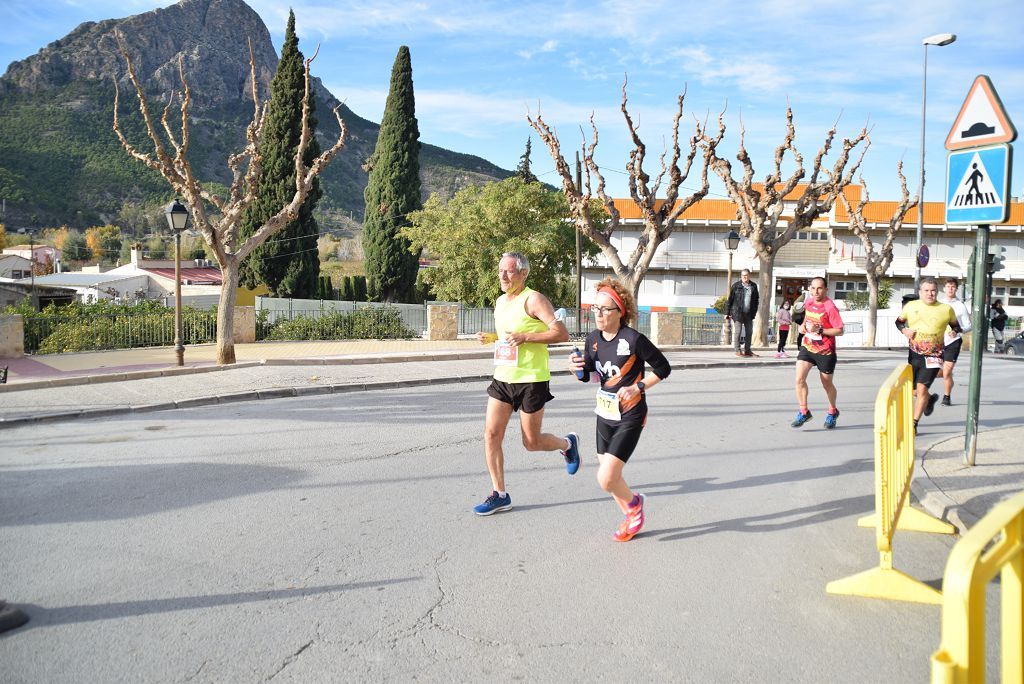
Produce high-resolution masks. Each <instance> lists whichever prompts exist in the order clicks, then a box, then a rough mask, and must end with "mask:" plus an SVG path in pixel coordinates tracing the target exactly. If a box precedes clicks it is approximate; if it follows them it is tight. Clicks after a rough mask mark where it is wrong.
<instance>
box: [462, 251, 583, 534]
mask: <svg viewBox="0 0 1024 684" xmlns="http://www.w3.org/2000/svg"><path fill="white" fill-rule="evenodd" d="M529 273H530V262H529V261H527V259H526V257H525V256H524V255H522V254H519V253H516V252H506V253H505V254H503V255H502V256H501V261H499V262H498V284H499V286H500V287H501V291H502V292H504V293H505V294H503V295H501V296H500V297H498V301H497V302H495V304H494V325H495V329H496V330H497V331H498V332H497V334H495V333H477V339H478V340H479V341H480V343H481V344H488V343H493V344H494V380H493V381H492V382H491V386H490V387H488V388H487V395H488V399H487V417H486V419H485V423H484V457H485V459H486V461H487V471H488V473H489V474H490V476H491V485H492V486H493V488H494V489H493V490H492V491H491V494H490V495H489V496H488V497H487V498H486V499H485V500H484V501H483V503H480V504H478V505H477V506H475V507H474V508H473V512H474V513H476V514H477V515H492V514H494V513H500V512H501V511H507V510H509V509H511V508H512V497H511V496H509V494H508V492H506V491H505V452H504V450H503V449H502V442H503V441H504V439H505V428H507V427H508V422H509V419H511V418H512V414H513V413H515V412H516V411H519V410H520V409H522V413H521V414H520V416H519V424H520V427H522V431H523V446H524V447H526V449H527V451H559V452H560V453H561V454H562V457H563V458H564V459H565V469H566V471H567V472H568V473H569V474H570V475H575V474H576V471H577V470H579V467H580V453H579V439H578V437H577V436H576V433H574V432H570V433H569V434H568V435H566V436H565V437H558V436H556V435H552V434H549V433H547V432H541V425H542V421H543V420H544V405H545V404H547V403H548V402H549V401H551V400H552V399H554V397H553V396H551V392H550V391H549V390H548V385H549V381H550V379H551V370H550V368H549V367H548V345H549V344H554V343H557V342H565V341H566V340H568V339H569V331H568V330H566V329H565V324H563V323H562V322H561V321H559V320H558V319H556V318H555V311H554V308H553V307H552V306H551V302H550V301H549V300H548V298H547V297H545V296H544V295H542V294H541V293H540V292H537V291H536V290H531V289H530V288H528V287H526V276H528V275H529Z"/></svg>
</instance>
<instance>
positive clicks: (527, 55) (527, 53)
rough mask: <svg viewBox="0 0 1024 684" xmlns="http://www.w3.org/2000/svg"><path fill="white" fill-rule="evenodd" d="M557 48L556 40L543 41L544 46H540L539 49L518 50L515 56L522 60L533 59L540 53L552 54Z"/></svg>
mask: <svg viewBox="0 0 1024 684" xmlns="http://www.w3.org/2000/svg"><path fill="white" fill-rule="evenodd" d="M557 48H558V41H557V40H546V41H544V44H543V45H541V46H540V47H539V48H536V49H533V50H526V49H523V50H519V51H517V52H516V54H517V55H519V56H520V57H522V58H523V59H533V56H534V55H536V54H540V53H542V52H554V51H555V50H556V49H557Z"/></svg>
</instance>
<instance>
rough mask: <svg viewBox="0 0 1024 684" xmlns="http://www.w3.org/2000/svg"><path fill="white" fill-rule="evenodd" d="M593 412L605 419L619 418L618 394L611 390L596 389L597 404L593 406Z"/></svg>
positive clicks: (620, 415)
mask: <svg viewBox="0 0 1024 684" xmlns="http://www.w3.org/2000/svg"><path fill="white" fill-rule="evenodd" d="M594 413H596V414H597V415H599V416H601V417H602V418H605V419H607V420H621V419H622V414H621V413H619V396H618V395H617V394H614V393H612V392H605V391H604V390H597V405H596V406H595V407H594Z"/></svg>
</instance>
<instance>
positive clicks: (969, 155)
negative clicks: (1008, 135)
mask: <svg viewBox="0 0 1024 684" xmlns="http://www.w3.org/2000/svg"><path fill="white" fill-rule="evenodd" d="M1010 157H1011V148H1010V146H1009V145H1007V144H1002V145H991V146H989V147H975V148H971V149H967V150H959V151H956V152H950V153H949V157H948V158H947V162H946V223H947V224H951V225H956V224H971V225H976V224H981V223H985V224H989V223H1003V222H1004V221H1006V219H1007V218H1008V216H1009V206H1010V203H1009V189H1010V169H1011V165H1010V161H1011V159H1010Z"/></svg>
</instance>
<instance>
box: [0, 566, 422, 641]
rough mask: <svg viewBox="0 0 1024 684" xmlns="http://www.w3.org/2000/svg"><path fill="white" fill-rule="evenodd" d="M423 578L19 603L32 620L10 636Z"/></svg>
mask: <svg viewBox="0 0 1024 684" xmlns="http://www.w3.org/2000/svg"><path fill="white" fill-rule="evenodd" d="M422 579H423V578H422V577H401V578H398V579H390V580H377V581H373V582H350V583H348V584H328V585H325V586H321V587H302V588H293V589H272V590H269V591H240V592H234V593H231V594H210V595H209V596H176V597H174V598H166V599H150V600H146V601H121V602H117V603H98V604H93V605H81V606H62V607H59V608H45V607H43V606H36V605H32V604H25V603H19V604H18V607H19V608H21V609H23V610H24V611H25V612H26V613H28V615H29V617H30V618H31V620H30V621H29V623H28V624H27V625H25V627H23V628H21V629H19V630H16V631H15V632H11V633H10V636H13V635H15V634H19V633H23V632H26V631H28V630H30V629H33V628H37V627H52V626H55V625H68V624H76V623H80V622H96V621H98V620H116V619H118V618H125V617H139V616H142V615H155V614H158V613H172V612H176V611H179V610H199V609H203V608H216V607H217V606H234V605H239V604H242V603H256V602H259V601H282V600H286V599H296V598H302V597H305V596H315V595H318V594H333V593H336V592H341V591H354V590H357V589H374V588H376V589H377V590H378V591H383V590H384V588H385V587H387V586H389V585H392V584H403V583H405V582H414V581H417V580H422Z"/></svg>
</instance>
